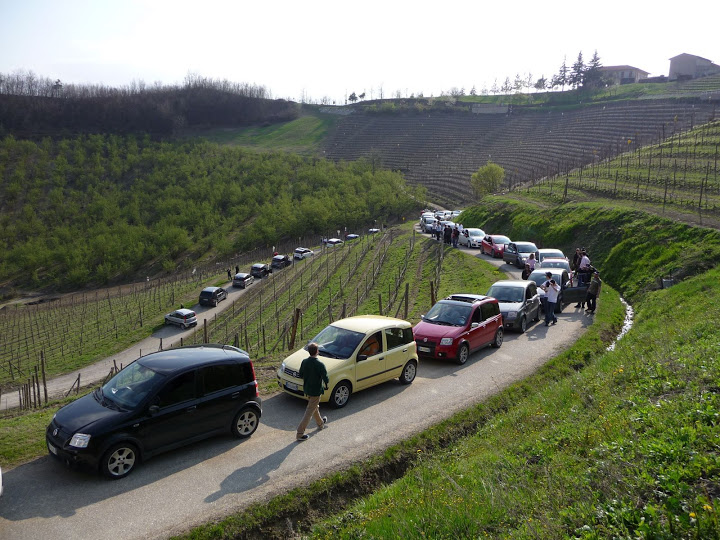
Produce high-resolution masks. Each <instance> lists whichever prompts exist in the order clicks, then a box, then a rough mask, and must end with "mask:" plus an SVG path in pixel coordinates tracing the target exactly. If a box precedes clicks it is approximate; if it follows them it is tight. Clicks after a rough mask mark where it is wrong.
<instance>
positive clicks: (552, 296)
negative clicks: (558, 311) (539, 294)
mask: <svg viewBox="0 0 720 540" xmlns="http://www.w3.org/2000/svg"><path fill="white" fill-rule="evenodd" d="M545 277H546V278H547V279H546V280H545V282H544V283H543V284H542V285H540V288H541V289H542V290H543V291H545V326H547V325H548V324H550V321H552V323H553V324H557V317H556V316H555V304H556V303H557V299H558V294H559V293H560V286H559V285H558V284H557V283H555V280H554V279H553V278H552V272H545Z"/></svg>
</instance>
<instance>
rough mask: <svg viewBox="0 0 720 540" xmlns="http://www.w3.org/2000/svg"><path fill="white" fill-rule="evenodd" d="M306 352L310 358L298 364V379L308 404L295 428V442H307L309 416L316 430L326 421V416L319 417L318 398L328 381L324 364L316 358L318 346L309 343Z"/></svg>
mask: <svg viewBox="0 0 720 540" xmlns="http://www.w3.org/2000/svg"><path fill="white" fill-rule="evenodd" d="M308 352H309V353H310V356H309V357H307V358H306V359H305V360H303V361H302V364H300V377H301V378H302V380H303V392H304V393H305V395H306V396H307V400H308V404H307V408H306V409H305V416H303V419H302V420H301V421H300V425H298V428H297V435H296V440H297V441H307V440H308V437H309V436H308V434H307V433H305V428H306V427H307V425H308V424H309V423H310V417H311V416H312V417H313V418H315V422H317V426H318V430H320V429H324V428H325V424H327V421H328V419H327V416H320V396H322V395H323V391H324V388H323V386H325V387H327V384H328V382H330V379H328V375H327V369H326V368H325V364H323V363H322V362H321V361H320V360H318V358H317V355H318V344H317V343H311V344H310V345H308Z"/></svg>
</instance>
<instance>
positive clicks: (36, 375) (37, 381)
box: [35, 366, 41, 405]
mask: <svg viewBox="0 0 720 540" xmlns="http://www.w3.org/2000/svg"><path fill="white" fill-rule="evenodd" d="M35 386H36V387H37V400H38V405H41V403H40V374H39V373H38V367H37V366H35Z"/></svg>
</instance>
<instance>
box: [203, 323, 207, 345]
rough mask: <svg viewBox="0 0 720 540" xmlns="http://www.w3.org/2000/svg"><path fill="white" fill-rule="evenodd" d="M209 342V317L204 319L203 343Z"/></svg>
mask: <svg viewBox="0 0 720 540" xmlns="http://www.w3.org/2000/svg"><path fill="white" fill-rule="evenodd" d="M207 342H208V329H207V319H203V343H207Z"/></svg>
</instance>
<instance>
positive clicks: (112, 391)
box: [102, 362, 165, 409]
mask: <svg viewBox="0 0 720 540" xmlns="http://www.w3.org/2000/svg"><path fill="white" fill-rule="evenodd" d="M164 379H165V376H164V375H160V374H159V373H156V372H155V371H153V370H152V369H150V368H147V367H145V366H143V365H142V364H140V362H134V363H132V364H130V365H129V366H127V367H126V368H125V369H123V370H122V371H120V373H118V374H117V375H115V376H114V377H113V378H112V379H110V381H108V383H107V384H105V386H103V387H102V396H103V398H104V399H109V400H110V401H112V402H113V403H115V404H117V405H119V406H120V407H122V408H123V409H134V408H135V407H137V406H138V404H140V402H142V400H144V399H145V397H147V395H148V393H149V392H150V391H151V390H152V389H153V388H155V387H156V386H157V385H158V384H159V383H160V382H161V381H163V380H164Z"/></svg>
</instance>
